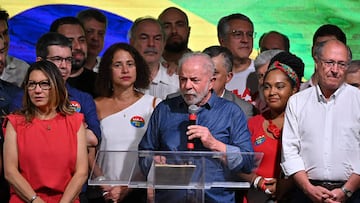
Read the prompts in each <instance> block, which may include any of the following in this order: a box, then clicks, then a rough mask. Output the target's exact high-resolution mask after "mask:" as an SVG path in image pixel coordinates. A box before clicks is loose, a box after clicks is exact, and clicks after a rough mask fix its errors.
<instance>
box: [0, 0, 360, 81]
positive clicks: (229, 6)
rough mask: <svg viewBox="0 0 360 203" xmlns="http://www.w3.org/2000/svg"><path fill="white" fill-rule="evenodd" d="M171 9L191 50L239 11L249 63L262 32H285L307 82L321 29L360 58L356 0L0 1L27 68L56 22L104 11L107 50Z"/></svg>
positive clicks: (213, 37)
mask: <svg viewBox="0 0 360 203" xmlns="http://www.w3.org/2000/svg"><path fill="white" fill-rule="evenodd" d="M74 3H76V4H74ZM169 6H175V7H179V8H180V9H182V10H184V11H185V12H186V13H187V14H188V16H189V21H190V26H191V34H190V40H189V47H190V48H191V49H192V50H199V51H201V50H203V49H204V48H206V47H208V46H210V45H217V44H218V41H217V34H216V25H217V22H218V20H219V19H220V18H221V17H223V16H225V15H229V14H231V13H237V12H239V13H243V14H245V15H247V16H249V17H250V18H251V19H252V21H253V22H254V26H255V32H256V33H257V35H256V37H255V39H254V50H253V53H252V55H251V58H254V57H256V55H257V53H258V40H259V37H260V36H261V35H262V34H263V33H264V32H268V31H270V30H276V31H278V32H281V33H284V34H286V35H287V36H288V37H289V38H290V51H291V52H292V53H294V54H296V55H297V56H299V57H300V58H302V59H303V61H304V63H305V66H306V67H305V79H308V78H310V76H311V74H312V72H313V69H314V68H313V67H314V63H313V60H312V58H311V53H310V50H311V44H312V35H313V33H314V32H315V30H316V29H317V28H318V27H319V26H321V25H323V24H327V23H331V24H336V25H338V26H339V27H340V28H341V29H343V30H344V32H345V33H346V36H347V41H348V45H349V46H350V48H351V49H352V51H353V58H354V59H360V53H359V51H360V42H359V39H360V26H359V23H360V12H359V10H360V1H357V0H341V1H328V0H316V1H315V0H293V1H288V0H278V1H273V0H272V1H270V0H196V1H194V0H157V1H147V0H90V1H89V0H77V1H73V0H72V1H71V0H52V1H51V0H32V1H24V0H0V7H1V8H2V9H5V10H7V11H8V12H9V14H10V22H9V28H10V38H11V42H10V50H9V54H10V55H13V56H16V57H18V58H21V59H24V60H25V61H27V62H29V63H31V62H33V61H34V60H35V43H36V41H37V39H38V38H39V37H40V36H41V35H42V34H44V33H45V32H47V31H48V29H49V25H50V24H51V22H52V21H53V20H54V19H56V18H59V17H63V16H75V15H76V14H77V12H79V11H80V10H82V9H85V8H87V7H92V8H97V9H100V10H102V11H104V13H105V14H106V16H107V17H108V18H109V25H108V30H107V33H106V38H105V48H104V49H106V48H107V47H109V46H110V45H111V44H112V43H114V42H120V41H121V42H127V38H126V35H127V31H128V29H129V28H130V27H131V25H132V22H133V21H134V20H135V19H136V18H138V17H141V16H153V17H157V16H158V15H159V14H160V12H161V11H162V10H164V9H165V8H167V7H169Z"/></svg>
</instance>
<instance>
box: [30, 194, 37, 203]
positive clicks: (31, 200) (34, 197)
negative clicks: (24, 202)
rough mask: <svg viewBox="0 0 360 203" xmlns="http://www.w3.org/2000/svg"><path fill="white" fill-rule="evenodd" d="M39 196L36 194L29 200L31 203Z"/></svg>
mask: <svg viewBox="0 0 360 203" xmlns="http://www.w3.org/2000/svg"><path fill="white" fill-rule="evenodd" d="M37 197H38V196H37V195H36V194H35V195H34V196H32V197H31V199H30V201H29V202H30V203H31V202H33V201H34V200H36V198H37Z"/></svg>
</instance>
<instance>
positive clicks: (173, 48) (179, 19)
mask: <svg viewBox="0 0 360 203" xmlns="http://www.w3.org/2000/svg"><path fill="white" fill-rule="evenodd" d="M158 20H159V21H160V22H161V24H162V25H163V26H164V31H165V33H166V38H167V39H166V44H165V49H164V53H163V54H162V57H163V59H164V60H165V63H166V64H167V68H168V69H172V71H176V68H177V65H178V61H179V59H180V58H181V56H182V55H183V54H184V53H186V52H191V50H190V49H189V48H188V42H189V36H190V26H189V19H188V17H187V15H186V13H185V12H184V11H182V10H180V9H179V8H176V7H169V8H166V9H165V10H164V11H163V12H161V14H160V15H159V17H158Z"/></svg>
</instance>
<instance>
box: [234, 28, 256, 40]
mask: <svg viewBox="0 0 360 203" xmlns="http://www.w3.org/2000/svg"><path fill="white" fill-rule="evenodd" d="M230 35H231V36H232V37H234V38H235V39H241V38H243V37H244V36H247V37H249V38H255V36H256V32H252V31H249V32H244V31H241V30H232V31H231V32H230Z"/></svg>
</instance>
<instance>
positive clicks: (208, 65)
mask: <svg viewBox="0 0 360 203" xmlns="http://www.w3.org/2000/svg"><path fill="white" fill-rule="evenodd" d="M193 57H202V58H204V59H205V60H206V62H205V63H204V64H203V68H204V70H207V72H208V73H209V74H210V76H211V77H212V76H213V75H214V73H215V64H214V62H213V61H212V60H211V58H210V56H209V55H207V54H205V53H202V52H189V53H185V54H184V55H183V56H182V57H181V58H180V60H179V66H178V70H177V71H178V72H180V70H181V69H182V66H183V64H184V63H185V62H186V61H187V60H189V59H191V58H193Z"/></svg>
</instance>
